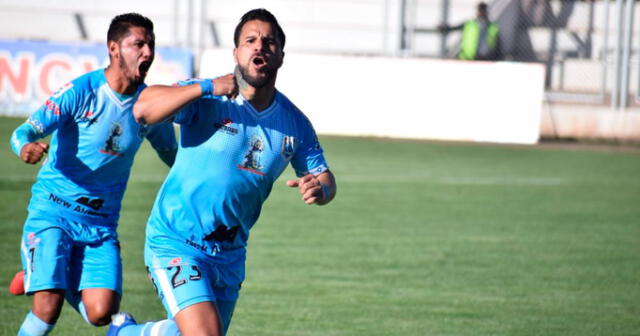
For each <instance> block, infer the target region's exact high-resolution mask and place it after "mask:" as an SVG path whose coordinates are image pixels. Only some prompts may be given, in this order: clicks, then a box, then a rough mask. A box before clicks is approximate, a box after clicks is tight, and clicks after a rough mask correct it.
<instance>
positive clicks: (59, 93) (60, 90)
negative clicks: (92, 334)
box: [51, 83, 73, 98]
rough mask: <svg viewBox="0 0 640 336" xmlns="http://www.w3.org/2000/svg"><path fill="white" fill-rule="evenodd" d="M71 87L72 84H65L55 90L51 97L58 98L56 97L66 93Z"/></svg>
mask: <svg viewBox="0 0 640 336" xmlns="http://www.w3.org/2000/svg"><path fill="white" fill-rule="evenodd" d="M72 87H73V84H72V83H67V84H65V85H63V86H62V87H60V88H59V89H58V90H56V92H54V93H53V95H52V96H51V97H53V98H58V97H60V96H62V94H63V93H65V92H67V90H69V89H71V88H72Z"/></svg>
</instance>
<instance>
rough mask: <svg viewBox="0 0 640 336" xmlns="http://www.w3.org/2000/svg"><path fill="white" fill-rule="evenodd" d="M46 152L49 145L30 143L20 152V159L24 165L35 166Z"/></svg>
mask: <svg viewBox="0 0 640 336" xmlns="http://www.w3.org/2000/svg"><path fill="white" fill-rule="evenodd" d="M48 151H49V144H46V143H44V142H30V143H28V144H26V145H24V146H23V147H22V149H21V150H20V158H21V159H22V161H24V162H26V163H30V164H36V163H38V161H40V160H41V159H42V157H43V156H44V154H45V153H47V152H48Z"/></svg>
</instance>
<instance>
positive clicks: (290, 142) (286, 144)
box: [281, 135, 296, 161]
mask: <svg viewBox="0 0 640 336" xmlns="http://www.w3.org/2000/svg"><path fill="white" fill-rule="evenodd" d="M295 149H296V139H295V138H294V137H292V136H288V135H287V136H285V137H284V138H283V139H282V152H281V153H282V157H284V159H285V160H287V161H289V160H291V158H292V157H293V153H294V152H295Z"/></svg>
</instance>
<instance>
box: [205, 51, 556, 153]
mask: <svg viewBox="0 0 640 336" xmlns="http://www.w3.org/2000/svg"><path fill="white" fill-rule="evenodd" d="M233 66H234V63H233V58H232V54H231V50H230V49H211V50H207V51H206V52H205V54H204V56H203V58H202V63H201V73H200V77H215V76H218V75H223V74H225V73H229V72H232V70H233ZM543 84H544V68H543V67H542V66H541V65H535V64H522V63H509V62H501V63H489V62H460V61H442V60H429V59H417V58H416V59H413V58H387V57H357V56H327V55H317V54H302V53H291V52H289V53H287V54H286V56H285V62H284V65H283V67H282V68H281V70H280V72H279V75H278V82H277V87H278V89H279V90H280V91H281V92H283V93H284V94H285V95H286V96H288V97H289V98H290V99H291V100H292V101H293V102H294V103H295V104H296V105H297V106H298V107H299V108H300V109H301V110H302V111H304V112H305V114H306V115H307V116H308V117H309V119H310V120H311V121H312V122H313V124H314V126H315V128H316V131H317V132H318V133H321V134H339V135H358V136H381V137H398V138H415V139H441V140H461V141H481V142H501V143H521V144H533V143H536V142H537V140H538V138H539V129H540V111H541V109H542V100H543V92H544V90H543Z"/></svg>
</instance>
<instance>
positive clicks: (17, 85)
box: [0, 40, 193, 116]
mask: <svg viewBox="0 0 640 336" xmlns="http://www.w3.org/2000/svg"><path fill="white" fill-rule="evenodd" d="M108 64H109V57H108V52H107V46H106V44H80V43H60V42H44V41H15V40H0V115H7V116H28V115H29V114H31V113H32V112H33V111H35V110H36V109H37V108H38V107H39V106H40V105H42V104H43V103H44V102H45V101H46V100H47V98H49V96H51V94H52V93H53V92H55V91H56V90H57V89H58V88H59V87H61V86H62V85H64V84H66V83H67V82H69V81H70V80H72V79H74V78H76V77H78V76H80V75H82V74H84V73H87V72H89V71H93V70H96V69H98V68H105V67H106V66H107V65H108ZM192 74H193V57H192V54H191V52H189V51H186V50H183V49H177V48H161V47H157V48H156V56H155V60H154V62H153V65H152V66H151V69H150V70H149V74H148V76H147V80H146V83H147V84H171V83H174V82H175V81H177V80H180V79H185V78H189V77H192Z"/></svg>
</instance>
